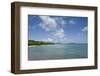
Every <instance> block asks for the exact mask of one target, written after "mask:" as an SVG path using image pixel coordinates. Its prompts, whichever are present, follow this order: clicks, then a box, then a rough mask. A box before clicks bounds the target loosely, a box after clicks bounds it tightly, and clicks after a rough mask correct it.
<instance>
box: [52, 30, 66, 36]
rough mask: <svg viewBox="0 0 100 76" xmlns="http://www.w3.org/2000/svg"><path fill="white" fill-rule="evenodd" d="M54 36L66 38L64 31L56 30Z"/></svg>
mask: <svg viewBox="0 0 100 76" xmlns="http://www.w3.org/2000/svg"><path fill="white" fill-rule="evenodd" d="M53 34H54V36H57V37H59V38H63V37H64V30H63V29H59V30H56V31H55V32H54V33H53Z"/></svg>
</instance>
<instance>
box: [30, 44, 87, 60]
mask: <svg viewBox="0 0 100 76" xmlns="http://www.w3.org/2000/svg"><path fill="white" fill-rule="evenodd" d="M87 57H88V46H87V44H55V45H41V46H33V47H32V46H31V47H28V60H54V59H79V58H87Z"/></svg>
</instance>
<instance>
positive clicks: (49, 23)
mask: <svg viewBox="0 0 100 76" xmlns="http://www.w3.org/2000/svg"><path fill="white" fill-rule="evenodd" d="M39 17H40V19H41V21H42V22H41V23H40V24H39V25H40V27H42V29H44V30H45V31H48V32H49V33H50V34H52V35H53V36H54V37H56V38H60V39H63V38H64V36H65V35H64V29H63V27H62V25H64V24H65V20H64V19H63V18H61V17H50V16H39ZM47 41H53V39H52V38H48V39H47Z"/></svg>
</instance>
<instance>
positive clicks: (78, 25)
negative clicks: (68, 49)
mask: <svg viewBox="0 0 100 76" xmlns="http://www.w3.org/2000/svg"><path fill="white" fill-rule="evenodd" d="M87 31H88V18H87V17H76V16H42V15H41V16H40V15H28V39H29V40H38V41H49V42H62V43H87Z"/></svg>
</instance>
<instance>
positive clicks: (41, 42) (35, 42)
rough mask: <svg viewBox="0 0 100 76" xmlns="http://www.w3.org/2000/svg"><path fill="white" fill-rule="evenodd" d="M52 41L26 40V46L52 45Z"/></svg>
mask: <svg viewBox="0 0 100 76" xmlns="http://www.w3.org/2000/svg"><path fill="white" fill-rule="evenodd" d="M53 44H55V43H53V42H44V41H35V40H28V46H31V45H53Z"/></svg>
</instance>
